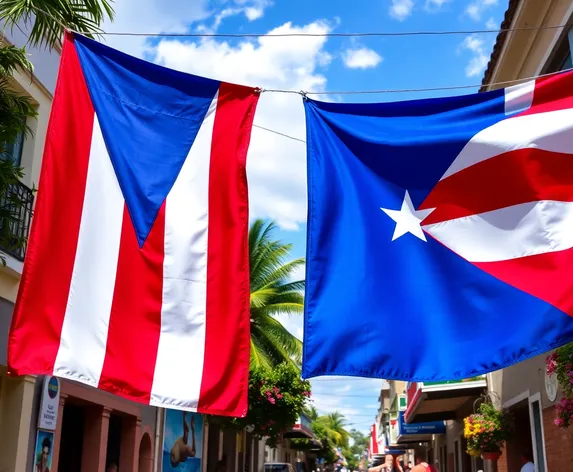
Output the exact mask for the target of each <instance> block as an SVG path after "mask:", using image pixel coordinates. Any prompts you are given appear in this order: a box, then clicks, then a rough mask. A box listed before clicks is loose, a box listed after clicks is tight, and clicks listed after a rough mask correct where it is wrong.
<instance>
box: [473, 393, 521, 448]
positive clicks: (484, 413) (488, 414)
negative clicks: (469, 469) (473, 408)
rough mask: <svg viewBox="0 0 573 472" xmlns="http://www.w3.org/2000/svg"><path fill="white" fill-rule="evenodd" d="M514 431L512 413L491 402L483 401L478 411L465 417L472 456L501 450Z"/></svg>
mask: <svg viewBox="0 0 573 472" xmlns="http://www.w3.org/2000/svg"><path fill="white" fill-rule="evenodd" d="M512 433H513V417H512V415H511V414H510V413H509V412H507V411H505V410H498V409H497V408H496V407H495V405H493V403H491V402H483V403H482V404H481V405H480V406H479V409H478V412H477V413H474V414H472V415H470V416H468V417H467V418H464V437H465V438H466V439H467V452H468V454H470V455H472V456H479V455H480V454H483V453H487V452H499V451H501V449H502V447H503V444H504V442H505V441H507V440H508V439H510V438H511V436H512Z"/></svg>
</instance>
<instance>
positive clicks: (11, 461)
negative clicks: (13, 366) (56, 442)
mask: <svg viewBox="0 0 573 472" xmlns="http://www.w3.org/2000/svg"><path fill="white" fill-rule="evenodd" d="M1 382H2V389H1V390H0V416H1V417H2V421H1V423H0V437H1V438H2V441H0V470H10V471H12V470H17V471H20V470H22V471H23V470H26V463H27V460H28V450H29V448H30V449H31V448H33V447H34V445H30V444H31V443H35V441H36V437H35V436H34V437H33V439H32V438H31V433H32V432H33V431H35V428H36V421H37V418H31V417H30V413H31V412H32V411H33V410H32V408H33V406H34V387H35V384H36V378H35V377H32V376H29V375H26V376H24V377H17V378H11V377H3V376H1ZM31 429H32V431H31Z"/></svg>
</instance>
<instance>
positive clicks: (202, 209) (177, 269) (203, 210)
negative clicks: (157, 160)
mask: <svg viewBox="0 0 573 472" xmlns="http://www.w3.org/2000/svg"><path fill="white" fill-rule="evenodd" d="M217 99H218V94H217V95H215V98H214V99H213V101H212V102H211V106H210V107H209V111H208V113H207V116H206V117H205V120H204V121H203V123H202V125H201V128H200V129H199V133H198V134H197V137H196V138H195V142H194V143H193V146H192V147H191V150H190V151H189V155H188V156H187V159H186V160H185V163H184V164H183V167H182V169H181V172H180V174H179V176H178V178H177V180H176V181H175V184H174V185H173V188H172V189H171V192H170V193H169V195H168V196H167V201H166V206H165V258H164V261H163V279H164V280H163V306H162V310H161V335H160V338H159V348H158V351H157V362H156V364H155V375H154V378H153V388H152V390H151V401H150V403H151V404H152V405H165V406H176V407H179V408H184V409H191V410H193V409H196V408H197V402H198V400H199V391H200V389H201V379H202V377H203V359H204V354H205V312H206V304H207V237H208V225H209V212H208V208H209V166H210V161H211V140H212V137H213V125H214V121H215V112H216V109H217ZM221 341H222V342H224V340H221Z"/></svg>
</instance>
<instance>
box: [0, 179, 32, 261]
mask: <svg viewBox="0 0 573 472" xmlns="http://www.w3.org/2000/svg"><path fill="white" fill-rule="evenodd" d="M33 206H34V192H33V190H32V189H31V188H29V187H27V186H26V185H24V184H23V183H21V182H18V183H17V184H10V185H8V188H7V190H6V192H4V194H3V195H1V196H0V212H1V214H2V218H1V219H0V252H2V253H5V254H9V255H10V256H12V257H15V258H16V259H18V260H19V261H23V260H24V255H25V254H26V240H27V238H28V234H29V231H30V223H31V220H32V209H33ZM7 215H9V217H8V216H7Z"/></svg>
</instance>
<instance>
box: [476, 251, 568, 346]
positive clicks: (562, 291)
mask: <svg viewBox="0 0 573 472" xmlns="http://www.w3.org/2000/svg"><path fill="white" fill-rule="evenodd" d="M473 264H474V265H475V266H476V267H479V268H480V269H482V270H483V271H485V272H487V273H488V274H491V275H493V276H494V277H496V278H498V279H499V280H502V281H503V282H506V283H508V284H510V285H512V286H514V287H516V288H518V289H520V290H523V291H524V292H525V293H529V294H530V295H533V296H535V297H538V298H540V299H541V300H544V301H546V302H548V303H550V304H551V305H553V306H555V307H557V308H559V309H561V310H563V311H564V312H565V313H568V314H569V315H572V316H573V291H572V290H571V267H572V266H573V249H567V250H564V251H557V252H548V253H545V254H538V255H535V256H527V257H521V258H519V259H510V260H507V261H500V262H482V263H475V262H474V263H473ZM558 337H559V336H558V335H557V336H556V338H558Z"/></svg>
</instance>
